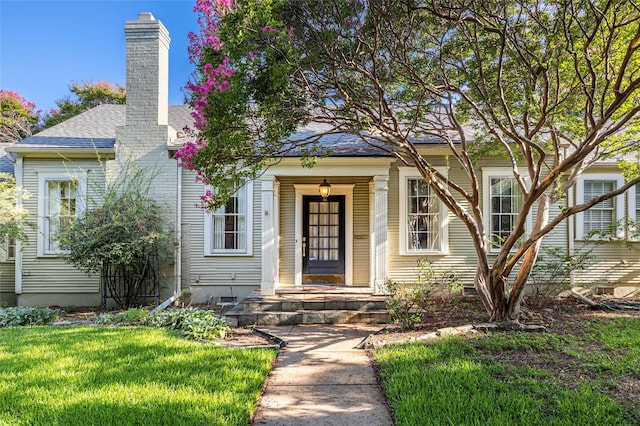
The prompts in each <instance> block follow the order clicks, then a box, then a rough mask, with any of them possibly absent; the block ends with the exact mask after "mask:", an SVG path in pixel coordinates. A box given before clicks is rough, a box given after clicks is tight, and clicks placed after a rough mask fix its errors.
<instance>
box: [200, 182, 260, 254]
mask: <svg viewBox="0 0 640 426" xmlns="http://www.w3.org/2000/svg"><path fill="white" fill-rule="evenodd" d="M243 187H244V189H245V194H246V198H247V200H246V213H245V224H246V227H247V229H246V232H245V235H246V242H245V243H246V249H245V250H214V249H213V230H212V225H213V224H212V222H213V215H212V214H211V213H210V212H207V211H206V210H205V211H204V256H205V257H211V256H221V257H243V256H245V257H246V256H253V181H251V180H250V181H247V182H246V183H245V184H244V186H243ZM209 188H210V187H209Z"/></svg>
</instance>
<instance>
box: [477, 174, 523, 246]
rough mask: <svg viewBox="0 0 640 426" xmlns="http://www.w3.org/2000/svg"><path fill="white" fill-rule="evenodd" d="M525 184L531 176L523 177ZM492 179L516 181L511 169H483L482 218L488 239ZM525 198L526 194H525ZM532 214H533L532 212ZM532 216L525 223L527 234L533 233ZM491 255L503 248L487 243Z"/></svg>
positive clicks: (489, 234) (489, 235)
mask: <svg viewBox="0 0 640 426" xmlns="http://www.w3.org/2000/svg"><path fill="white" fill-rule="evenodd" d="M522 176H523V179H524V181H525V182H528V179H529V176H528V175H526V174H524V175H522ZM491 178H511V179H515V176H514V175H513V169H512V168H510V167H483V168H482V216H483V220H484V230H485V234H486V237H487V239H489V238H490V237H491ZM523 196H524V194H523ZM530 213H532V212H530ZM531 216H532V215H531V214H529V215H527V220H526V222H525V232H531V229H532V227H533V221H532V219H531ZM487 245H488V246H489V253H498V252H499V251H500V248H501V247H496V246H494V245H493V244H491V243H490V241H487Z"/></svg>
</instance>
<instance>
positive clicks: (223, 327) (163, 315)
mask: <svg viewBox="0 0 640 426" xmlns="http://www.w3.org/2000/svg"><path fill="white" fill-rule="evenodd" d="M93 321H94V322H95V323H96V324H101V325H108V324H111V325H147V326H151V327H163V328H168V329H170V330H175V331H177V332H178V333H179V334H180V335H182V336H183V337H185V338H187V339H191V340H213V339H224V338H225V337H226V336H227V335H228V334H229V333H230V331H231V327H230V326H229V324H227V322H226V320H225V318H224V317H220V316H218V315H216V314H215V313H214V312H213V311H207V310H203V309H196V308H184V309H169V310H166V311H159V312H154V313H150V312H149V311H148V310H146V309H144V308H131V309H127V310H126V311H124V312H116V313H113V312H104V313H101V314H98V315H95V316H94V317H93Z"/></svg>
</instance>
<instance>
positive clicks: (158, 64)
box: [0, 13, 640, 306]
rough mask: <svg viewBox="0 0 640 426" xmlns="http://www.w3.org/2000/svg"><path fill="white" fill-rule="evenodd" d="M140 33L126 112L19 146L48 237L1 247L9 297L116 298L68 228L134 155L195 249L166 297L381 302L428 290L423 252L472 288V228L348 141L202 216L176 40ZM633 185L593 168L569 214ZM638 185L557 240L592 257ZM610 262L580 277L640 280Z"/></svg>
mask: <svg viewBox="0 0 640 426" xmlns="http://www.w3.org/2000/svg"><path fill="white" fill-rule="evenodd" d="M125 34H126V37H127V105H126V106H121V105H101V106H99V107H96V108H94V109H92V110H90V111H88V112H85V113H83V114H81V115H79V116H76V117H73V118H71V119H70V120H68V121H66V122H64V123H61V124H59V125H57V126H54V127H52V128H50V129H47V130H45V131H43V132H41V133H39V134H37V135H35V136H33V137H31V138H28V139H25V140H24V141H21V142H19V143H17V144H15V145H13V146H10V147H7V151H9V152H10V153H11V165H12V167H14V170H13V173H14V174H15V176H16V179H17V181H18V184H19V185H21V186H23V187H25V188H26V189H27V190H28V191H30V192H31V193H32V194H33V196H32V197H31V198H30V199H29V200H27V201H25V203H24V206H25V207H26V208H27V209H29V211H30V212H31V213H32V214H31V217H32V219H33V220H34V222H35V223H36V228H35V229H34V230H33V231H32V232H31V233H30V235H29V240H28V242H27V243H25V244H18V245H17V246H15V247H6V248H4V249H3V250H4V251H2V252H0V303H2V302H3V301H5V300H6V301H7V302H6V303H10V304H13V303H16V304H19V305H40V306H52V305H58V306H69V305H85V306H95V305H98V304H100V303H101V285H100V279H99V277H97V276H88V275H87V274H84V273H82V272H80V271H77V270H75V269H74V268H73V267H72V266H71V265H68V264H66V263H65V262H64V261H63V260H62V259H61V257H60V250H59V247H58V245H57V242H56V239H55V235H56V230H57V229H58V228H59V226H60V224H61V223H63V222H64V221H69V220H73V219H74V218H75V217H78V216H80V215H82V214H84V212H85V211H86V210H87V209H90V208H91V206H92V205H94V203H96V202H97V201H96V200H97V199H98V198H99V193H100V189H101V188H104V186H105V184H106V182H107V181H108V180H109V179H113V178H114V177H116V176H117V175H118V172H119V171H120V170H121V168H122V167H123V164H124V163H125V162H126V161H131V160H133V161H135V162H136V163H137V164H138V165H140V166H141V167H145V168H150V169H153V170H155V171H156V172H157V173H154V175H155V176H156V177H155V179H154V181H153V184H152V185H151V194H150V195H151V196H152V197H153V198H155V199H156V200H157V201H159V202H160V203H161V204H162V205H163V206H164V207H165V209H164V212H165V213H164V214H165V223H166V226H167V227H168V228H169V229H171V230H173V231H174V233H175V235H176V237H177V240H178V242H179V244H178V247H177V249H176V251H175V256H174V259H175V260H174V261H173V262H172V263H171V264H165V265H163V275H162V277H163V278H162V283H161V297H162V298H169V297H171V296H177V295H180V294H185V293H186V294H189V295H190V298H191V301H192V302H195V303H207V302H216V301H221V300H228V299H229V298H231V299H236V300H241V299H242V298H244V297H245V296H247V295H249V294H250V293H251V292H252V291H254V290H255V289H257V288H259V289H260V291H261V293H262V294H264V295H272V294H276V293H278V292H279V291H285V290H289V289H292V288H298V289H303V290H304V289H305V288H306V286H309V285H326V284H331V285H335V286H344V287H348V288H353V289H355V290H354V291H359V292H362V293H371V294H376V293H380V292H383V291H384V288H383V286H384V283H385V281H386V280H388V279H390V280H395V281H404V282H415V281H416V277H417V272H418V260H420V259H426V260H428V261H429V262H430V263H431V264H432V265H433V267H434V268H435V269H436V270H449V269H452V270H454V271H455V272H456V273H457V274H458V275H459V276H460V278H461V280H462V282H463V283H464V285H465V286H471V285H472V282H473V277H474V274H475V264H476V256H475V252H474V250H473V245H472V244H471V241H470V239H469V237H468V232H467V230H466V228H465V227H464V225H463V224H462V222H461V221H460V220H458V219H457V218H455V217H454V216H453V215H452V214H451V213H450V212H448V211H447V209H446V208H445V207H444V205H443V204H442V203H441V202H440V201H439V200H438V199H437V198H436V197H435V196H434V195H433V194H432V193H431V191H430V190H429V187H428V185H426V183H425V182H424V180H423V179H422V178H421V177H420V175H419V173H417V172H416V170H415V169H413V168H409V167H405V166H404V165H403V164H402V163H400V162H398V161H396V160H394V159H393V158H392V157H390V156H388V155H385V153H383V152H381V151H376V150H372V149H371V148H369V147H367V146H366V145H363V144H362V143H361V142H359V141H357V140H355V139H350V137H349V136H348V135H334V136H331V137H330V138H329V137H327V138H325V139H323V143H324V144H326V145H327V146H331V148H332V151H333V154H332V155H331V156H330V157H327V158H322V159H320V160H319V161H318V163H317V164H316V165H315V166H314V167H313V168H310V169H309V168H303V167H301V165H300V159H299V158H296V157H289V158H285V159H283V161H281V162H279V163H278V164H277V165H276V166H273V167H272V168H270V169H269V170H267V171H265V173H264V174H263V175H261V176H260V177H259V178H258V179H256V180H255V181H253V182H249V183H247V184H246V185H244V186H243V187H242V188H241V189H240V190H239V191H238V193H237V194H236V196H235V197H233V199H232V200H231V201H230V203H228V204H227V206H225V207H224V208H221V209H219V210H217V211H215V212H211V213H207V212H204V211H203V210H202V209H199V208H197V207H195V205H196V204H197V203H198V202H199V200H200V196H201V195H202V194H203V193H204V191H205V190H206V188H205V187H204V186H203V184H202V183H199V182H196V179H195V174H194V173H192V172H190V171H187V170H184V169H182V168H180V167H179V166H178V164H177V161H176V160H175V159H174V156H173V154H174V153H175V151H176V150H177V149H178V148H179V147H180V146H181V145H182V143H183V142H184V141H185V138H184V136H183V134H182V129H184V127H185V126H189V125H190V124H191V123H190V120H191V117H190V111H189V109H188V107H186V106H183V105H178V106H169V105H168V95H167V90H168V89H167V88H168V77H167V76H168V48H169V43H170V40H169V35H168V32H167V31H166V29H165V28H164V26H162V24H161V23H160V22H159V21H157V20H155V19H154V18H153V16H152V15H151V14H148V13H143V14H140V16H139V17H138V19H137V20H135V21H128V22H127V24H126V26H125ZM314 130H317V129H314V128H313V127H310V128H308V129H305V131H314ZM419 149H420V150H421V151H422V153H423V154H424V155H426V156H428V157H429V158H430V159H431V160H433V163H434V164H437V165H439V167H440V170H441V171H442V172H443V173H445V174H446V175H447V176H448V177H449V178H450V179H452V180H454V181H460V179H461V178H462V177H463V172H462V170H461V169H459V168H457V167H456V166H455V165H451V164H449V162H448V161H447V158H446V148H444V147H441V146H439V144H438V143H437V142H433V143H424V144H422V145H420V146H419ZM6 165H8V163H7V164H6ZM479 172H480V175H481V176H482V187H481V191H482V194H483V208H484V215H485V217H486V220H487V223H486V224H485V225H486V227H487V229H489V230H490V232H491V234H493V235H496V236H498V237H500V236H505V235H508V233H509V232H510V230H511V225H512V223H513V220H514V218H515V213H514V212H516V211H517V209H518V207H519V194H518V189H517V188H516V187H515V186H514V182H513V178H512V177H510V176H511V175H510V168H509V165H508V164H506V163H501V162H500V161H499V160H495V159H493V160H489V159H487V160H486V161H483V162H481V163H480V164H479ZM323 183H327V184H329V185H330V194H329V195H328V197H327V199H326V200H324V199H323V197H322V196H321V195H320V192H319V187H320V185H321V184H323ZM621 184H622V176H621V174H620V171H619V170H617V168H615V166H612V165H607V164H602V165H599V166H596V167H593V168H592V169H591V170H589V171H588V172H587V173H585V174H584V176H583V177H582V178H581V180H580V181H579V182H578V184H577V186H576V188H575V191H574V192H573V193H572V194H570V196H569V197H568V198H567V199H565V200H563V201H562V202H561V203H558V205H556V206H554V207H553V208H554V209H562V208H564V207H566V204H567V203H576V202H580V201H581V200H582V199H584V198H585V197H590V196H593V195H595V194H597V193H599V192H602V191H608V190H610V189H612V188H615V187H617V186H619V185H621ZM638 189H639V188H637V187H636V188H632V189H631V190H629V191H628V192H627V193H625V194H623V195H621V196H619V197H616V198H615V199H613V200H611V201H610V202H607V203H601V204H600V205H598V206H596V208H593V209H591V210H589V211H587V212H585V213H583V214H580V215H578V216H577V217H575V218H570V219H568V220H566V221H564V222H563V223H562V224H561V225H560V226H558V227H557V228H556V229H555V230H554V232H553V233H551V234H550V235H548V236H547V237H546V238H545V240H544V244H546V245H552V246H558V247H563V248H565V249H567V250H572V249H575V248H580V247H582V246H583V240H584V235H586V234H587V233H588V232H589V231H590V230H592V229H597V228H602V227H604V226H606V225H608V224H610V223H613V222H614V221H615V220H616V219H618V218H622V217H629V218H636V217H639V215H640V198H639V197H640V190H638ZM552 213H553V212H552ZM595 254H596V259H595V262H594V265H593V267H592V268H591V269H589V270H588V271H584V272H583V273H581V274H576V275H575V276H574V277H573V279H574V280H575V282H576V285H578V284H581V283H594V282H598V281H599V280H602V279H603V278H604V279H606V280H608V281H609V283H611V284H628V285H640V256H639V255H638V253H637V252H636V251H632V250H628V249H626V248H624V247H620V246H618V245H615V244H612V243H611V244H602V245H599V246H597V247H596V248H595Z"/></svg>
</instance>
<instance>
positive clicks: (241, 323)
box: [224, 307, 389, 327]
mask: <svg viewBox="0 0 640 426" xmlns="http://www.w3.org/2000/svg"><path fill="white" fill-rule="evenodd" d="M224 315H225V317H226V318H227V322H229V324H230V325H231V326H233V327H245V326H250V325H297V324H356V323H367V324H387V323H389V312H388V311H386V310H371V311H358V310H298V311H254V312H252V311H244V310H242V309H238V307H236V308H234V309H232V310H230V311H228V312H226V313H225V314H224Z"/></svg>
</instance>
